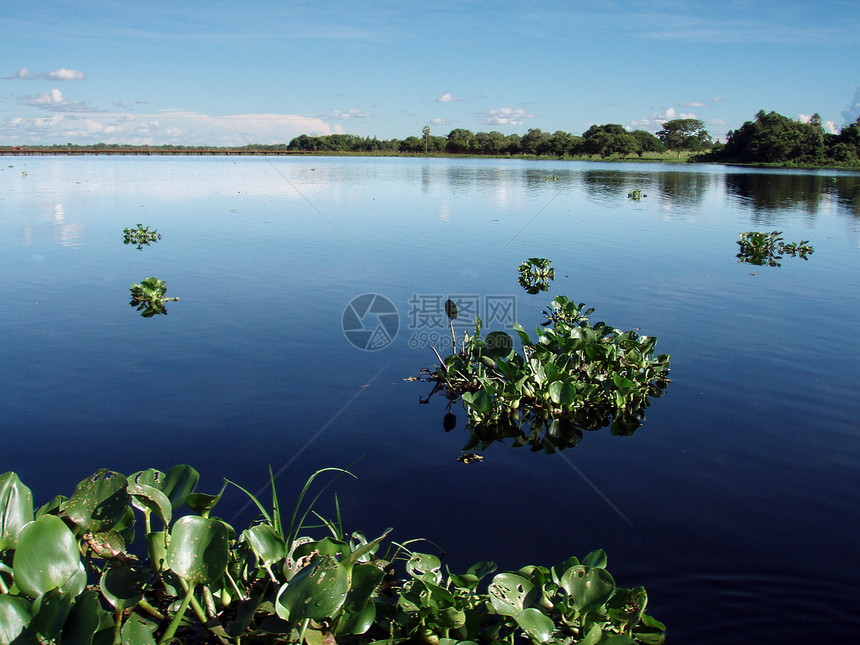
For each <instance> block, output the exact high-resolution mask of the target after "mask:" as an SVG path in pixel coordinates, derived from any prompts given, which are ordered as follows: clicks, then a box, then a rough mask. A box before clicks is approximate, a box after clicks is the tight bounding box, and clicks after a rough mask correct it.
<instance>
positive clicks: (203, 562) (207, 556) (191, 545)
mask: <svg viewBox="0 0 860 645" xmlns="http://www.w3.org/2000/svg"><path fill="white" fill-rule="evenodd" d="M228 540H229V531H228V530H227V526H226V525H225V524H224V522H222V521H220V520H216V519H210V518H205V517H200V516H198V515H188V516H186V517H182V518H180V519H179V520H177V521H176V523H175V524H174V525H173V529H172V530H171V532H170V539H169V540H168V543H167V557H166V560H167V566H168V567H170V569H171V571H173V572H174V573H175V574H176V575H178V576H179V577H180V578H182V579H183V580H185V581H186V582H188V583H189V584H190V585H196V584H207V585H208V584H211V583H213V582H215V581H216V580H218V579H219V578H220V577H221V576H223V575H224V572H225V571H226V570H227V563H228V560H229V543H228Z"/></svg>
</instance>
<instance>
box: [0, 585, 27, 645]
mask: <svg viewBox="0 0 860 645" xmlns="http://www.w3.org/2000/svg"><path fill="white" fill-rule="evenodd" d="M31 619H32V615H31V614H30V603H28V602H27V601H26V600H24V599H23V598H21V597H20V596H9V595H6V594H2V595H0V645H9V644H10V643H11V642H12V641H14V640H15V639H16V638H18V636H19V635H20V634H21V632H23V631H24V628H25V627H26V626H27V625H29V624H30V620H31Z"/></svg>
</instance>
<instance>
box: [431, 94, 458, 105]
mask: <svg viewBox="0 0 860 645" xmlns="http://www.w3.org/2000/svg"><path fill="white" fill-rule="evenodd" d="M456 100H457V99H455V98H454V97H453V96H451V93H450V92H445V93H444V94H443V95H442V96H440V97H439V98H438V99H436V102H437V103H453V102H454V101H456Z"/></svg>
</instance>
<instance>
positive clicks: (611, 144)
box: [582, 123, 640, 159]
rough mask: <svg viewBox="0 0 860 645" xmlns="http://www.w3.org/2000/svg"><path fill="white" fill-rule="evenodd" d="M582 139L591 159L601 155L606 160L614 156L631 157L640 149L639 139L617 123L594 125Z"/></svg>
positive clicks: (583, 146) (584, 150) (586, 152)
mask: <svg viewBox="0 0 860 645" xmlns="http://www.w3.org/2000/svg"><path fill="white" fill-rule="evenodd" d="M582 139H583V141H582V150H583V152H584V153H585V154H587V155H588V156H589V157H591V156H593V155H600V157H601V158H602V159H606V158H607V157H611V156H612V155H614V154H618V155H630V154H635V153H637V152H638V150H639V148H640V145H639V141H638V139H637V138H636V137H635V136H633V135H632V134H630V133H629V132H628V131H627V130H626V129H625V128H624V126H623V125H619V124H617V123H607V124H605V125H592V126H591V127H590V128H589V129H588V130H586V131H585V132H583V133H582Z"/></svg>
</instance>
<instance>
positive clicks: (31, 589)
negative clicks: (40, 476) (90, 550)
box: [12, 515, 87, 598]
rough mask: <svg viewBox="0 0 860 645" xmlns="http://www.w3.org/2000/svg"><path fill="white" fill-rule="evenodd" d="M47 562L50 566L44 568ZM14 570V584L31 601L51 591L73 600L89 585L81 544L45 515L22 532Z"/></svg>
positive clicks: (66, 528) (57, 520)
mask: <svg viewBox="0 0 860 645" xmlns="http://www.w3.org/2000/svg"><path fill="white" fill-rule="evenodd" d="M48 562H49V563H50V566H45V563H48ZM12 569H13V572H14V578H15V584H16V585H18V588H19V589H20V590H21V591H22V592H24V594H26V595H28V596H30V597H31V598H36V597H38V596H41V595H42V594H45V593H47V592H48V591H50V590H51V589H60V591H65V592H68V593H69V594H71V596H72V597H74V596H77V595H78V594H80V593H81V592H82V591H83V590H84V587H85V586H86V581H87V576H86V573H85V572H84V566H83V564H81V556H80V552H79V551H78V540H77V539H76V538H75V536H74V535H73V534H72V532H71V531H70V530H69V528H68V527H67V526H66V524H65V523H64V522H63V520H61V519H60V518H59V517H56V516H55V515H44V516H42V517H40V518H39V519H37V520H35V521H33V522H30V523H29V524H27V525H26V526H25V527H24V528H22V529H21V531H20V532H19V533H18V548H17V549H15V558H14V560H13V564H12Z"/></svg>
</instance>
